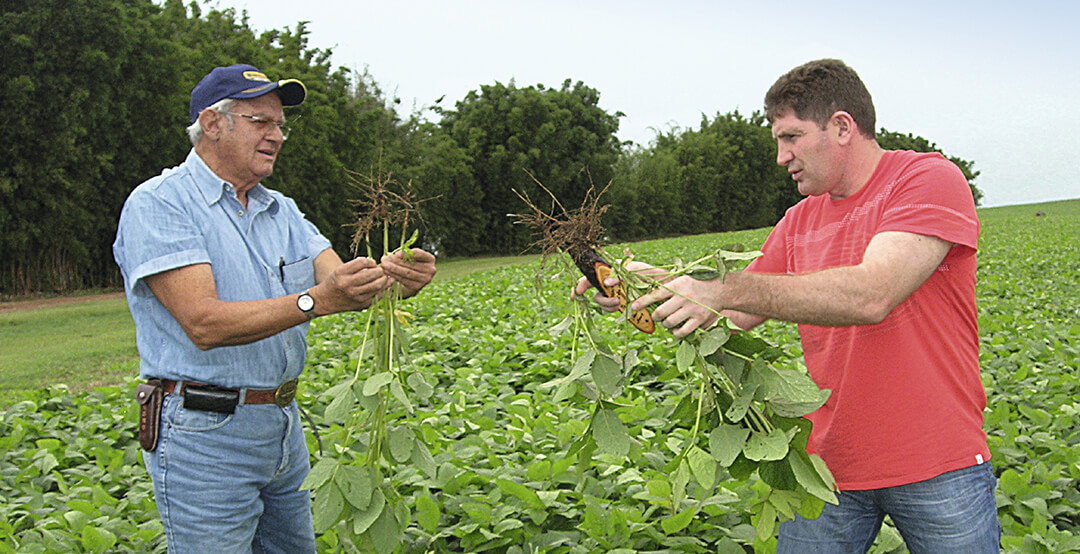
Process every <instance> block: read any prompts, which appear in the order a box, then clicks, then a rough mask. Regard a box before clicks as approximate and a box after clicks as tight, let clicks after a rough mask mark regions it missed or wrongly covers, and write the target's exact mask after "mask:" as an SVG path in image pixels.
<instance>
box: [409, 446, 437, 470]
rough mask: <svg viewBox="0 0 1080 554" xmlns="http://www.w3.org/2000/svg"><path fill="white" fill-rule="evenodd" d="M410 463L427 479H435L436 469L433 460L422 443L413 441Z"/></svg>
mask: <svg viewBox="0 0 1080 554" xmlns="http://www.w3.org/2000/svg"><path fill="white" fill-rule="evenodd" d="M412 463H413V465H415V466H416V467H417V469H419V470H420V471H423V472H424V474H426V475H427V476H428V477H430V478H432V479H435V478H436V477H437V475H438V469H437V468H436V466H435V458H433V457H432V456H431V451H430V450H428V447H427V445H426V444H424V441H420V440H417V441H413V449H412Z"/></svg>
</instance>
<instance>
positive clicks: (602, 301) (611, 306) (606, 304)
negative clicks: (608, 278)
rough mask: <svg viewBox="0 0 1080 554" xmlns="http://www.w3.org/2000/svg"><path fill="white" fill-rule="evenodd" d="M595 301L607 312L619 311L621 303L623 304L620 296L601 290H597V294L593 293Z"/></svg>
mask: <svg viewBox="0 0 1080 554" xmlns="http://www.w3.org/2000/svg"><path fill="white" fill-rule="evenodd" d="M593 301H594V302H596V304H597V305H599V306H600V307H601V308H602V309H603V310H604V311H605V312H617V311H619V306H620V304H622V301H621V300H619V298H618V297H612V296H607V295H605V294H604V293H603V292H601V291H596V294H594V295H593Z"/></svg>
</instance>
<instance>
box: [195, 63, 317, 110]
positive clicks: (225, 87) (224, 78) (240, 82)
mask: <svg viewBox="0 0 1080 554" xmlns="http://www.w3.org/2000/svg"><path fill="white" fill-rule="evenodd" d="M272 90H276V91H277V93H278V96H280V97H281V105H282V106H296V105H299V104H300V103H302V102H303V101H304V97H305V96H307V87H305V86H304V83H301V82H300V81H298V80H296V79H284V80H281V81H271V80H270V79H269V78H267V76H266V75H265V74H264V73H263V72H262V71H259V70H258V69H256V68H255V67H254V66H250V65H246V64H237V65H230V66H228V67H215V68H214V70H213V71H211V72H210V73H208V74H207V75H206V77H203V78H202V80H201V81H199V84H197V85H195V88H193V89H191V114H190V115H191V122H192V123H195V120H196V119H199V114H200V113H202V111H203V110H205V109H206V108H209V107H210V106H213V105H214V104H216V103H218V102H220V101H222V100H224V99H226V98H236V99H243V98H256V97H258V96H262V95H264V94H266V93H268V92H270V91H272Z"/></svg>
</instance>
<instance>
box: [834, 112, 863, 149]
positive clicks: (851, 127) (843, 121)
mask: <svg viewBox="0 0 1080 554" xmlns="http://www.w3.org/2000/svg"><path fill="white" fill-rule="evenodd" d="M829 122H830V123H832V125H833V126H834V127H835V128H836V138H837V140H838V141H840V144H847V143H848V142H851V139H852V138H853V137H854V136H855V135H856V134H858V132H859V126H858V124H856V123H855V118H853V117H851V114H849V113H847V112H845V111H838V112H836V113H834V114H832V118H830V120H829Z"/></svg>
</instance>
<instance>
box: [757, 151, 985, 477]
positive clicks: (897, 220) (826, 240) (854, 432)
mask: <svg viewBox="0 0 1080 554" xmlns="http://www.w3.org/2000/svg"><path fill="white" fill-rule="evenodd" d="M883 231H902V232H907V233H917V234H921V235H930V236H935V237H939V238H941V239H944V240H947V241H949V242H952V243H954V244H955V245H956V246H954V247H953V248H952V250H951V251H949V253H948V255H946V256H945V259H944V261H943V262H942V263H941V265H940V266H939V267H938V268H937V271H935V272H934V273H933V275H931V276H930V278H929V279H927V280H926V282H925V283H923V285H922V286H920V287H919V288H918V290H916V291H915V292H914V293H913V294H912V295H911V296H910V297H908V298H907V299H906V300H905V301H904V302H902V303H901V304H900V305H899V306H897V307H896V309H894V310H893V311H892V312H891V313H890V314H889V315H888V317H886V318H885V320H884V321H882V322H881V323H878V324H875V325H859V326H852V327H821V326H817V325H803V324H800V325H799V334H800V336H801V337H802V344H803V354H804V356H805V358H806V365H807V368H808V369H809V371H810V375H811V377H813V379H814V381H815V382H816V383H817V384H818V386H820V387H821V388H823V389H831V390H832V395H831V396H830V397H829V400H828V402H826V404H825V405H824V406H823V407H822V408H821V409H819V410H817V411H816V412H814V413H812V414H810V415H808V416H807V417H808V418H809V419H810V420H811V421H812V422H813V423H814V428H813V431H812V433H811V435H810V443H809V446H808V450H809V451H810V452H814V453H817V454H818V455H820V456H821V457H822V458H823V459H824V460H825V462H826V463H828V465H829V468H830V469H831V470H832V472H833V474H834V475H835V477H836V480H837V484H838V485H839V487H840V489H841V490H867V489H878V488H884V487H891V486H897V485H904V484H908V483H915V482H918V481H924V480H926V479H929V478H931V477H935V476H937V475H940V474H942V473H945V472H947V471H952V470H956V469H961V468H965V467H969V466H972V465H975V464H978V463H982V462H984V461H986V460H989V459H990V451H989V449H988V448H987V445H986V434H985V433H984V432H983V430H982V424H983V417H982V413H983V409H984V408H985V407H986V393H985V392H984V391H983V386H982V381H981V380H980V377H979V330H978V323H977V315H976V309H975V269H976V257H975V251H976V249H977V247H978V238H979V220H978V217H977V216H976V214H975V203H974V201H973V199H972V196H971V190H970V188H969V187H968V184H967V181H966V180H965V179H964V176H963V174H962V173H961V172H960V170H959V168H957V167H956V166H955V165H954V164H952V163H951V162H949V161H948V160H946V159H945V158H944V157H942V156H941V155H940V154H934V153H931V154H920V153H915V152H906V151H887V152H885V155H884V156H883V157H882V159H881V161H880V162H879V163H878V166H877V168H876V169H875V170H874V174H873V175H872V176H871V177H870V180H869V181H868V182H867V183H866V185H865V186H863V187H862V188H861V189H860V190H859V191H858V192H857V193H855V194H854V195H852V196H849V197H847V198H843V199H841V200H832V199H831V198H830V197H829V196H828V195H822V196H812V197H807V198H805V199H803V200H802V201H801V202H799V203H798V204H797V205H795V206H794V207H792V208H791V209H789V210H788V211H787V214H786V215H785V216H784V218H783V219H782V220H781V221H780V222H779V223H778V224H777V225H776V227H775V228H774V229H773V231H772V233H770V235H769V238H768V239H767V240H766V241H765V245H764V246H763V247H762V251H763V252H764V256H762V257H761V258H758V259H757V260H755V261H754V262H753V263H752V264H751V265H750V266H749V267H748V268H747V271H751V272H756V273H778V274H785V273H786V274H801V273H808V272H813V271H818V270H822V269H826V268H830V267H838V266H851V265H857V264H859V263H860V262H861V261H862V256H863V253H864V252H865V250H866V246H867V245H868V244H869V243H870V239H871V238H873V237H874V235H875V234H877V233H880V232H883Z"/></svg>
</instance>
